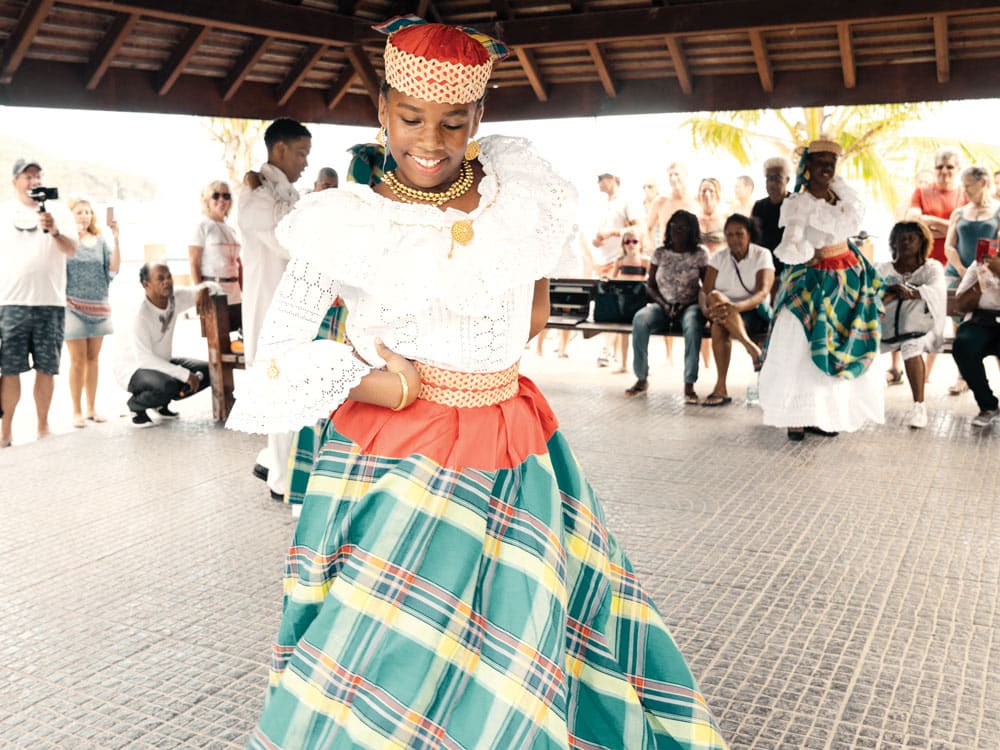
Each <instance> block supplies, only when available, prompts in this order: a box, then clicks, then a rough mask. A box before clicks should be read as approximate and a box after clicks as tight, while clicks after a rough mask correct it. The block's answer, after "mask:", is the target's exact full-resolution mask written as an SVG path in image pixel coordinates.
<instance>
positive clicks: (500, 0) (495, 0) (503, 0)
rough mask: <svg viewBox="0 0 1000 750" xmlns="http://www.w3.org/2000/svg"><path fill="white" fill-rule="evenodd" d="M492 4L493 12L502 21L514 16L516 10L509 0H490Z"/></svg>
mask: <svg viewBox="0 0 1000 750" xmlns="http://www.w3.org/2000/svg"><path fill="white" fill-rule="evenodd" d="M490 5H491V6H492V7H493V12H494V13H496V16H497V18H498V19H500V20H501V21H507V20H509V19H511V18H513V17H514V11H513V10H511V7H510V3H508V2H507V0H490Z"/></svg>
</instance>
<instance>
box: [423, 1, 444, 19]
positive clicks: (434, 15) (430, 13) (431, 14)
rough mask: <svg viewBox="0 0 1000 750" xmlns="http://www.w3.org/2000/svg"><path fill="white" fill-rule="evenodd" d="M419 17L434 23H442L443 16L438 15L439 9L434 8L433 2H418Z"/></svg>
mask: <svg viewBox="0 0 1000 750" xmlns="http://www.w3.org/2000/svg"><path fill="white" fill-rule="evenodd" d="M417 15H418V16H420V17H421V18H426V19H427V20H428V21H433V22H434V23H441V22H442V19H441V14H440V13H438V9H437V8H435V7H434V3H432V2H431V0H417Z"/></svg>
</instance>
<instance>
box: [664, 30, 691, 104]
mask: <svg viewBox="0 0 1000 750" xmlns="http://www.w3.org/2000/svg"><path fill="white" fill-rule="evenodd" d="M666 40H667V50H668V51H669V52H670V61H671V62H672V63H673V64H674V73H675V74H676V75H677V83H679V84H680V87H681V91H683V92H684V93H685V94H687V95H688V96H691V91H692V89H691V76H690V75H689V74H688V66H687V60H685V59H684V47H683V44H682V43H681V40H680V37H678V36H677V35H676V34H668V35H667V37H666Z"/></svg>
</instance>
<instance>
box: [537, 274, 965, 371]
mask: <svg viewBox="0 0 1000 750" xmlns="http://www.w3.org/2000/svg"><path fill="white" fill-rule="evenodd" d="M598 281H599V279H578V278H557V279H549V320H548V322H547V323H546V324H545V327H546V328H554V329H557V330H568V331H579V332H580V333H581V334H583V337H584V338H585V339H589V338H593V337H594V336H597V335H598V334H600V333H627V334H631V333H632V324H631V323H595V322H594V321H593V320H591V318H590V315H591V311H590V302H591V301H592V300H593V298H594V293H595V290H596V289H597V282H598ZM945 310H946V312H947V314H948V316H949V317H955V316H958V315H959V313H958V312H957V310H956V309H955V290H954V289H949V290H948V300H947V303H946V306H945ZM577 318H578V320H577ZM574 321H575V322H574ZM711 330H712V324H711V322H706V323H705V331H704V333H703V336H704V337H709V336H711ZM651 334H652V335H654V336H683V335H684V333H683V332H682V331H680V330H679V329H678V330H671V331H651ZM954 343H955V337H954V336H946V337H945V339H944V345H943V346H942V348H941V352H940V353H941V354H950V353H951V349H952V346H953V344H954Z"/></svg>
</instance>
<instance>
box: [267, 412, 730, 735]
mask: <svg viewBox="0 0 1000 750" xmlns="http://www.w3.org/2000/svg"><path fill="white" fill-rule="evenodd" d="M328 437H329V440H328V442H326V443H325V445H324V446H323V448H322V449H321V451H320V454H319V456H318V458H317V460H316V463H315V470H314V472H313V475H312V477H311V479H310V481H309V488H308V492H307V494H306V498H305V504H304V506H303V510H302V517H301V519H300V521H299V525H298V528H297V529H296V532H295V537H294V540H293V542H292V546H291V548H290V550H289V553H288V557H287V562H286V578H285V602H284V614H283V618H282V622H281V626H280V629H279V633H278V639H277V643H276V644H275V646H274V650H273V658H272V663H271V673H270V676H271V688H270V690H269V693H268V697H267V701H266V703H265V708H264V712H263V714H262V716H261V719H260V722H259V724H258V726H257V728H256V730H255V732H254V733H253V735H252V736H251V738H250V741H249V747H250V748H256V749H261V748H266V749H268V750H271V749H273V748H285V749H289V748H371V749H374V748H412V749H414V750H439V749H440V748H449V749H462V750H472V749H475V750H488V749H495V750H501V749H502V750H512V749H514V748H516V749H517V750H526V749H528V748H537V749H542V748H545V749H550V748H551V749H554V748H573V749H574V750H595V749H597V748H614V749H615V750H623V749H625V748H627V749H628V750H657V749H660V750H662V749H663V748H676V749H682V750H694V749H695V748H697V749H699V750H719V749H721V748H725V747H726V744H725V742H724V740H723V739H722V737H721V735H720V733H719V730H718V727H717V725H716V723H715V720H714V719H713V717H712V715H711V712H710V711H709V709H708V707H707V705H706V703H705V701H704V699H703V698H702V696H701V695H700V693H699V690H698V687H697V685H696V683H695V681H694V678H693V677H692V676H691V673H690V671H689V670H688V667H687V665H686V664H685V662H684V659H683V657H682V656H681V654H680V652H679V651H678V649H677V646H676V644H675V643H674V641H673V639H672V638H671V636H670V634H669V633H668V632H667V629H666V627H665V625H664V623H663V621H662V619H661V617H660V615H659V614H658V613H657V611H656V608H655V606H654V605H653V603H652V602H651V601H650V600H649V599H648V598H647V596H646V595H645V593H644V592H643V590H642V588H641V586H640V585H639V582H638V581H637V579H636V577H635V575H634V573H633V572H632V569H631V566H630V564H629V562H628V560H627V559H626V558H625V556H624V554H623V553H622V551H621V550H620V549H619V547H618V545H617V544H616V542H615V540H614V539H613V538H612V537H611V536H610V534H609V533H608V532H607V530H606V529H605V526H604V517H603V512H602V510H601V507H600V505H599V504H598V502H597V500H596V498H595V497H594V494H593V491H592V489H591V488H590V486H589V485H588V484H587V482H586V481H585V480H584V479H583V477H582V474H581V472H580V469H579V467H578V465H577V463H576V460H575V458H574V456H573V455H572V453H571V451H570V450H569V448H568V446H567V445H566V443H565V441H564V440H563V438H562V436H561V435H560V434H559V433H558V432H556V433H555V434H554V435H553V436H552V438H551V439H550V441H549V444H548V449H549V450H548V453H547V454H545V455H541V456H532V457H530V458H529V459H528V460H527V461H525V462H524V463H523V464H522V465H521V466H518V467H516V468H514V469H502V470H498V471H493V472H484V471H476V470H464V471H461V472H458V471H454V470H450V469H445V468H443V467H441V466H440V465H438V464H436V463H434V462H432V461H430V460H429V459H426V458H424V457H421V456H419V455H413V456H410V457H408V458H405V459H388V458H384V457H379V456H366V455H361V454H360V453H359V452H358V449H357V446H356V445H354V444H353V443H351V442H350V441H348V440H346V439H345V438H343V437H341V436H340V435H338V434H337V433H336V432H334V431H332V430H330V431H329V433H328Z"/></svg>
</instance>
